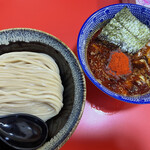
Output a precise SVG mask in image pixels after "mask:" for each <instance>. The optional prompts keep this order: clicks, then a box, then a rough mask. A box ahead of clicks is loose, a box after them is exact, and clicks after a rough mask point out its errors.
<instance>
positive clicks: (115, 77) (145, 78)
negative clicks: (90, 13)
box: [87, 30, 150, 96]
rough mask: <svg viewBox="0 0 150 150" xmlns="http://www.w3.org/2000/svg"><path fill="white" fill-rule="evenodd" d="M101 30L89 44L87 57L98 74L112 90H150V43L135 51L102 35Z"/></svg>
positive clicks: (126, 93)
mask: <svg viewBox="0 0 150 150" xmlns="http://www.w3.org/2000/svg"><path fill="white" fill-rule="evenodd" d="M100 31H101V30H99V31H97V32H96V33H95V34H94V35H93V36H92V38H91V40H90V41H89V44H88V46H87V61H88V65H89V67H90V70H91V72H92V73H93V75H94V76H95V78H96V79H97V80H98V81H99V82H100V83H101V84H102V85H104V86H105V87H106V88H108V89H109V90H111V91H113V92H115V93H118V94H121V95H124V96H135V95H141V94H145V93H147V92H149V91H150V44H149V43H148V44H147V45H146V46H145V47H144V48H142V49H141V50H139V51H138V52H137V53H135V54H128V53H123V52H122V51H121V50H120V49H119V47H118V46H116V45H114V44H110V43H108V42H107V41H102V40H100V39H98V37H97V35H98V34H99V33H100Z"/></svg>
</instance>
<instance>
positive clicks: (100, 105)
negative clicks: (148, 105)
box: [86, 77, 139, 113]
mask: <svg viewBox="0 0 150 150" xmlns="http://www.w3.org/2000/svg"><path fill="white" fill-rule="evenodd" d="M86 84H87V101H88V102H89V103H90V104H91V107H92V108H94V109H97V110H101V111H103V112H105V113H116V112H119V111H124V110H128V109H132V108H133V107H137V106H139V105H137V104H132V103H127V102H123V101H120V100H117V99H115V98H113V97H111V96H109V95H107V94H105V93H104V92H102V91H101V90H99V89H98V88H97V87H96V86H95V85H94V84H93V83H92V82H91V81H90V80H89V79H88V78H87V77H86Z"/></svg>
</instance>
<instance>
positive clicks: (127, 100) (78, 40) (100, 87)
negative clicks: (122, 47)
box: [77, 3, 150, 104]
mask: <svg viewBox="0 0 150 150" xmlns="http://www.w3.org/2000/svg"><path fill="white" fill-rule="evenodd" d="M113 6H134V7H137V6H138V7H139V8H145V9H147V10H150V8H147V7H145V6H142V5H139V4H132V3H118V4H112V5H108V6H105V7H102V8H100V9H98V10H97V11H95V12H94V13H92V14H91V15H90V16H89V17H88V18H87V19H86V20H85V22H84V23H83V25H82V27H81V29H80V31H79V34H78V38H77V55H78V58H79V62H80V64H81V67H82V69H83V71H84V72H85V74H86V76H87V77H88V79H90V81H91V82H92V83H93V84H94V85H95V86H96V87H97V88H98V89H99V90H101V91H102V92H104V93H105V94H107V95H109V96H110V97H112V98H115V99H117V100H121V101H123V102H128V103H133V104H149V103H150V100H148V101H143V100H140V101H132V100H129V99H125V96H122V95H119V94H117V93H115V92H112V91H111V90H109V89H107V88H106V87H104V86H103V85H102V84H101V83H100V82H98V81H97V82H96V79H95V77H94V76H93V74H92V73H91V75H90V72H91V71H90V69H89V68H88V67H87V68H85V67H84V64H83V62H82V55H81V53H80V47H79V43H80V36H81V34H82V31H83V29H84V27H85V25H86V24H87V22H88V21H89V20H90V19H91V18H92V17H93V16H94V15H95V14H97V13H98V12H99V11H104V10H105V9H106V8H109V7H113ZM99 23H101V22H99ZM105 89H107V91H110V92H109V93H107V92H106V90H105ZM116 94H117V96H116Z"/></svg>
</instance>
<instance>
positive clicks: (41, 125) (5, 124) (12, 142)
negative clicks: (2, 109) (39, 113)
mask: <svg viewBox="0 0 150 150" xmlns="http://www.w3.org/2000/svg"><path fill="white" fill-rule="evenodd" d="M47 134H48V128H47V125H46V123H45V122H44V121H43V120H41V119H40V118H38V117H36V116H33V115H29V114H23V113H20V114H12V115H8V116H4V117H0V139H1V140H2V141H3V142H5V143H6V144H7V145H9V146H10V147H12V148H15V149H19V150H21V149H23V150H25V149H26V150H27V149H29V150H32V149H37V148H38V147H40V146H42V145H43V143H44V142H45V140H46V138H47Z"/></svg>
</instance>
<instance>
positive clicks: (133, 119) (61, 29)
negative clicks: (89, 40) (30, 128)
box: [0, 0, 150, 150]
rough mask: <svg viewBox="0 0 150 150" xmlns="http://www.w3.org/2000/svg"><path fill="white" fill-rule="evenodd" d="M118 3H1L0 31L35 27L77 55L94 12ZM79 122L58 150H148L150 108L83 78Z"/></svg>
mask: <svg viewBox="0 0 150 150" xmlns="http://www.w3.org/2000/svg"><path fill="white" fill-rule="evenodd" d="M119 2H120V1H119V0H5V1H4V0H0V20H1V21H0V29H1V30H2V29H7V28H18V27H25V28H34V29H38V30H42V31H45V32H48V33H50V34H52V35H54V36H56V37H58V38H59V39H61V40H62V41H63V42H64V43H65V44H67V45H68V46H69V47H70V48H71V49H72V51H73V52H74V53H75V54H76V55H77V46H76V45H77V37H78V33H79V30H80V28H81V26H82V25H83V23H84V21H85V20H86V19H87V18H88V17H89V16H90V15H91V14H92V13H94V12H95V11H96V10H98V9H100V8H102V7H104V6H107V5H110V4H115V3H119ZM86 82H87V98H86V105H85V110H84V113H83V116H82V118H81V121H80V123H79V125H78V127H77V129H76V130H75V132H74V133H73V135H72V136H71V138H70V139H69V140H68V141H67V143H66V144H65V145H64V146H63V147H62V148H61V150H150V142H149V137H150V117H149V113H150V105H149V104H146V105H136V104H129V103H125V102H122V101H119V100H115V99H113V98H111V97H109V96H107V95H106V94H104V93H103V92H101V91H100V90H98V89H97V88H96V87H95V86H94V85H93V84H92V83H91V82H90V81H89V79H87V78H86Z"/></svg>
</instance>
